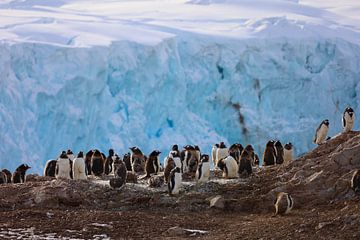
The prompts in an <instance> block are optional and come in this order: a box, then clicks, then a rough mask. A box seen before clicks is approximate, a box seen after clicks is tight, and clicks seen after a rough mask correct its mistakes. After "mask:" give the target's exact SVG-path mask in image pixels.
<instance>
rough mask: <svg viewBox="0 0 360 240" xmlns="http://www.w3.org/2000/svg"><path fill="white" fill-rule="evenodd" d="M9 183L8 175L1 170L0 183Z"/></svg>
mask: <svg viewBox="0 0 360 240" xmlns="http://www.w3.org/2000/svg"><path fill="white" fill-rule="evenodd" d="M4 183H7V180H6V175H5V173H3V172H0V184H4Z"/></svg>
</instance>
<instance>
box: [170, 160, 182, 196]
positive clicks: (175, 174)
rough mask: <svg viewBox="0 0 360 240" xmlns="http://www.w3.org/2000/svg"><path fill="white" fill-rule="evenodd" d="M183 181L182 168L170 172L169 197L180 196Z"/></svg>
mask: <svg viewBox="0 0 360 240" xmlns="http://www.w3.org/2000/svg"><path fill="white" fill-rule="evenodd" d="M181 181H182V174H181V171H180V168H178V167H176V168H174V169H173V170H171V172H170V176H169V181H168V190H169V195H175V194H179V191H180V187H181Z"/></svg>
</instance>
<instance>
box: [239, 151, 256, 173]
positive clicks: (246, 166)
mask: <svg viewBox="0 0 360 240" xmlns="http://www.w3.org/2000/svg"><path fill="white" fill-rule="evenodd" d="M253 162H254V152H253V149H252V147H251V149H249V150H244V151H243V152H242V153H241V157H240V164H239V175H240V177H248V176H250V175H251V174H252V163H253Z"/></svg>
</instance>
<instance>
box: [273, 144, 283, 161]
mask: <svg viewBox="0 0 360 240" xmlns="http://www.w3.org/2000/svg"><path fill="white" fill-rule="evenodd" d="M274 148H275V157H276V164H283V163H284V148H283V145H282V144H281V142H280V141H279V140H278V141H276V142H275V143H274Z"/></svg>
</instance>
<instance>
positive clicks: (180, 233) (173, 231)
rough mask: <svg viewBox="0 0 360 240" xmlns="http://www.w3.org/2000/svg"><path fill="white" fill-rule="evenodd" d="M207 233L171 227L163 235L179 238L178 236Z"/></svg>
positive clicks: (205, 232)
mask: <svg viewBox="0 0 360 240" xmlns="http://www.w3.org/2000/svg"><path fill="white" fill-rule="evenodd" d="M207 233H208V232H207V231H203V230H195V229H185V228H180V227H171V228H169V229H168V230H166V232H165V234H166V235H169V236H172V237H180V236H183V237H185V236H191V237H194V236H197V235H204V234H207Z"/></svg>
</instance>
